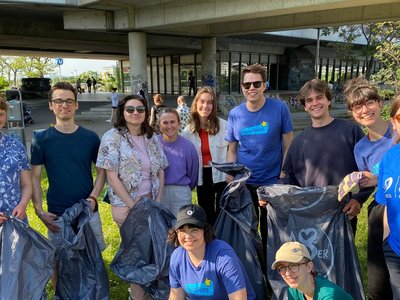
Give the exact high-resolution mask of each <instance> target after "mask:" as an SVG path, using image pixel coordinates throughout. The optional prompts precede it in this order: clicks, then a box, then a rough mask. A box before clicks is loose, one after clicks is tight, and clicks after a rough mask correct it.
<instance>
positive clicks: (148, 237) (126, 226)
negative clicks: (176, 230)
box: [110, 198, 175, 299]
mask: <svg viewBox="0 0 400 300" xmlns="http://www.w3.org/2000/svg"><path fill="white" fill-rule="evenodd" d="M174 224H175V217H174V215H173V214H172V213H171V212H169V211H168V210H167V209H165V208H163V207H162V206H161V205H160V203H158V202H156V201H153V200H150V199H145V198H142V199H141V200H140V201H139V202H138V203H137V204H136V205H135V206H134V207H133V208H132V209H131V211H130V212H129V214H128V216H127V217H126V220H125V222H124V223H123V224H122V226H121V228H120V233H121V245H120V247H119V249H118V251H117V253H116V255H115V257H114V259H113V261H112V262H111V265H110V267H111V269H112V270H113V271H114V273H115V274H116V275H117V276H118V277H119V278H121V279H122V280H124V281H128V282H131V283H136V284H139V285H140V286H141V287H142V288H143V289H144V290H145V291H146V292H147V293H149V294H151V296H152V298H153V299H168V296H169V290H170V286H169V277H168V275H169V260H170V258H171V254H172V252H173V251H174V247H172V246H170V245H168V244H166V240H167V235H168V230H169V229H170V228H172V227H173V226H174Z"/></svg>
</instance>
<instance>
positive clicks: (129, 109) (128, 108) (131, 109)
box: [124, 105, 146, 114]
mask: <svg viewBox="0 0 400 300" xmlns="http://www.w3.org/2000/svg"><path fill="white" fill-rule="evenodd" d="M124 109H125V111H126V112H127V113H128V114H133V113H134V112H135V110H136V111H137V112H138V113H139V114H142V113H144V112H145V110H146V108H145V107H144V105H138V106H125V107H124Z"/></svg>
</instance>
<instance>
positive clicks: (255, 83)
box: [242, 81, 263, 90]
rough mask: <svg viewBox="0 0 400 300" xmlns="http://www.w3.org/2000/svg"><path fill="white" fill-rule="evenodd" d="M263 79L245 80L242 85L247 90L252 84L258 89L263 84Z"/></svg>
mask: <svg viewBox="0 0 400 300" xmlns="http://www.w3.org/2000/svg"><path fill="white" fill-rule="evenodd" d="M262 83H263V82H262V81H253V82H243V83H242V86H243V88H244V89H245V90H248V89H249V88H250V87H251V85H253V86H254V87H255V88H256V89H258V88H259V87H260V86H261V85H262Z"/></svg>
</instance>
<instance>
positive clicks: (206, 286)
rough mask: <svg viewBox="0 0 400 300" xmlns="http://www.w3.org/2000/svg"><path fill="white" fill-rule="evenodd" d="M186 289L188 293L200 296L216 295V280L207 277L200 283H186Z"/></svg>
mask: <svg viewBox="0 0 400 300" xmlns="http://www.w3.org/2000/svg"><path fill="white" fill-rule="evenodd" d="M185 291H186V292H187V293H188V294H193V295H198V296H213V295H214V282H213V281H212V280H210V279H207V278H206V280H205V281H204V282H200V283H187V284H185Z"/></svg>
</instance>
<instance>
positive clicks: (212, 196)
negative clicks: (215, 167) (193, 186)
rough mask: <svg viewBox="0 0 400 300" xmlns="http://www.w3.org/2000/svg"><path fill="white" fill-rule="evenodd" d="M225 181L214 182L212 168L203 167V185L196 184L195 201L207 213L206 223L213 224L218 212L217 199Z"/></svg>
mask: <svg viewBox="0 0 400 300" xmlns="http://www.w3.org/2000/svg"><path fill="white" fill-rule="evenodd" d="M225 187H226V182H218V183H214V182H213V180H212V168H203V185H201V186H197V201H198V203H199V205H200V206H201V207H202V208H203V209H204V210H205V212H206V214H207V219H208V223H210V224H211V225H213V226H214V224H215V221H216V220H217V217H218V214H219V212H220V210H221V209H220V207H219V200H220V199H221V196H222V192H223V191H224V188H225Z"/></svg>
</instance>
